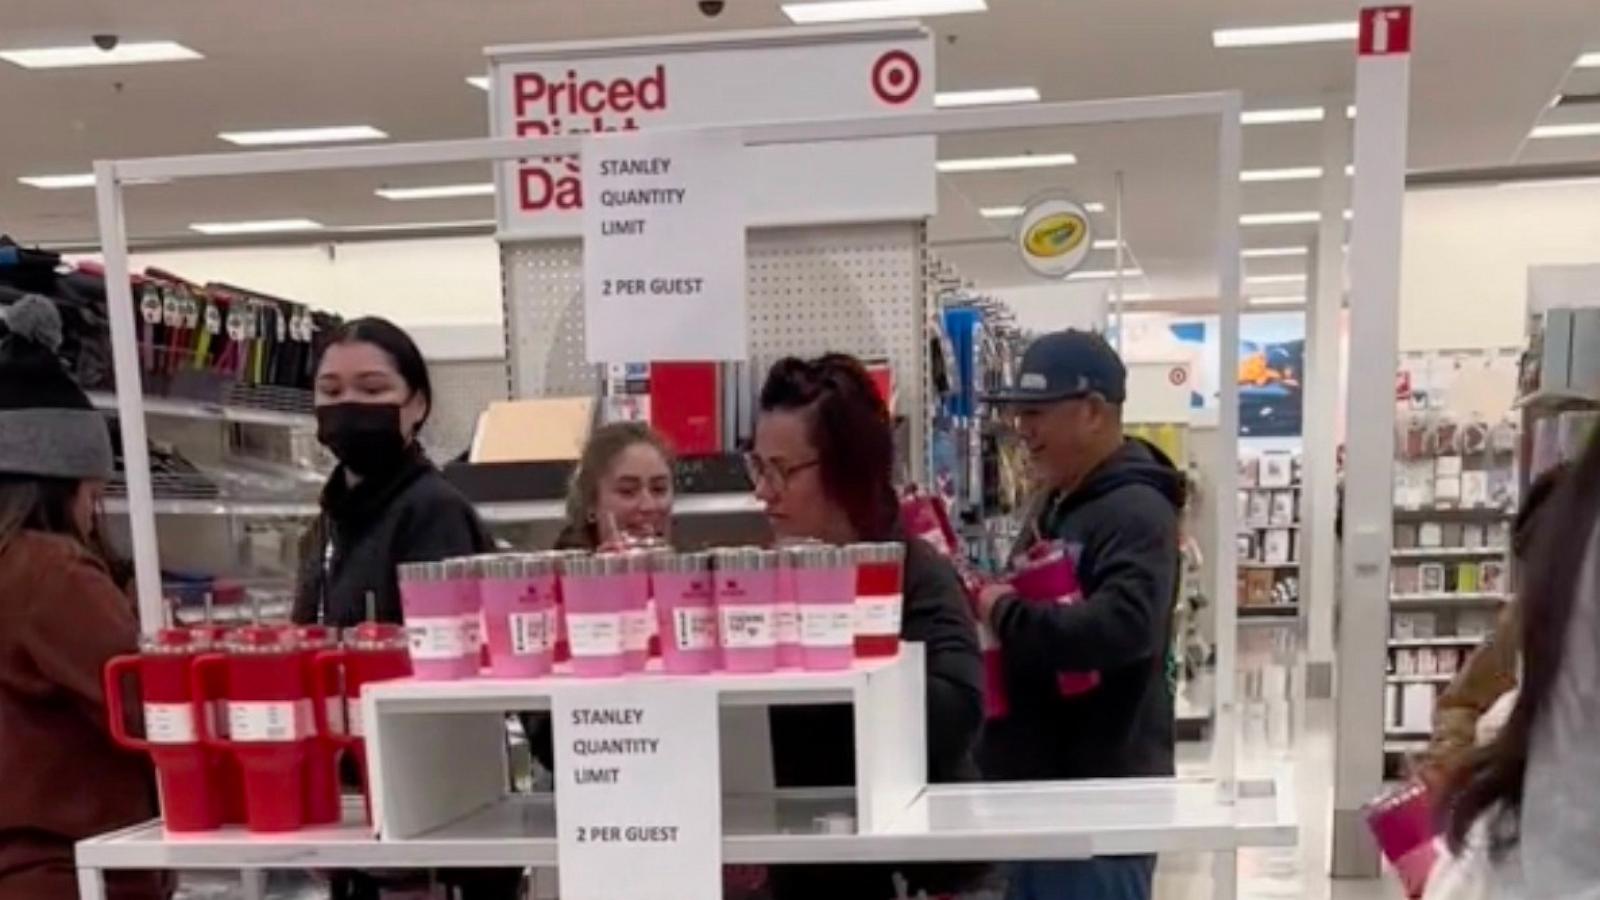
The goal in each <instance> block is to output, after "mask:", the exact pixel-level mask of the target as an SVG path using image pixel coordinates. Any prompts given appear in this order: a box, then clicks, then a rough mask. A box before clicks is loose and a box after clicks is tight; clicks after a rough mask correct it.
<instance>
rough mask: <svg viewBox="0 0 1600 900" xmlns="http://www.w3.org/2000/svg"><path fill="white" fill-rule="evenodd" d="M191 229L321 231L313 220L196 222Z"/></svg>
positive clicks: (218, 231)
mask: <svg viewBox="0 0 1600 900" xmlns="http://www.w3.org/2000/svg"><path fill="white" fill-rule="evenodd" d="M189 228H190V229H192V230H194V231H198V232H200V233H201V234H276V233H280V232H286V231H321V230H322V223H321V222H315V221H312V220H311V219H256V220H252V221H242V222H195V223H194V224H192V225H190V226H189Z"/></svg>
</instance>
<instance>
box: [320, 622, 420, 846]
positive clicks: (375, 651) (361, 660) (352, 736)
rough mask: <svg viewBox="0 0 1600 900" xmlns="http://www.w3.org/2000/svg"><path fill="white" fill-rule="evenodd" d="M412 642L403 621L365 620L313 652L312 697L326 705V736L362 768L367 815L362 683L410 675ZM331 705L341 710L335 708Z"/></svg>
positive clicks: (369, 801) (369, 810)
mask: <svg viewBox="0 0 1600 900" xmlns="http://www.w3.org/2000/svg"><path fill="white" fill-rule="evenodd" d="M410 646H411V642H410V639H409V637H408V636H407V634H406V630H405V628H404V626H401V625H388V624H384V623H382V622H363V623H361V624H360V625H357V626H355V627H354V628H348V629H345V633H344V646H343V647H342V648H340V649H338V650H324V651H322V652H321V653H318V654H317V656H316V676H315V677H314V678H313V679H312V682H311V689H312V692H313V693H314V694H315V695H316V700H315V703H316V704H317V705H318V706H321V707H323V708H324V709H326V710H328V725H329V729H328V731H329V733H328V738H329V739H330V740H331V741H333V742H334V743H335V744H336V745H338V746H340V747H344V748H348V749H349V750H350V751H351V752H353V753H354V754H355V758H356V767H357V768H358V769H359V770H360V772H361V791H362V793H363V794H365V795H366V796H367V819H368V820H369V821H370V820H371V819H372V794H371V791H370V790H369V789H368V785H367V742H366V738H365V735H366V728H365V727H364V725H363V721H364V720H363V718H362V714H361V688H362V686H363V685H367V684H371V683H373V682H375V681H391V680H393V679H396V678H407V677H410V675H411V653H410ZM329 691H332V693H331V694H330V693H328V692H329ZM335 710H338V711H339V714H335V712H334V711H335ZM341 722H342V723H343V726H342V727H340V725H339V723H341Z"/></svg>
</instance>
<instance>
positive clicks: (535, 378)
mask: <svg viewBox="0 0 1600 900" xmlns="http://www.w3.org/2000/svg"><path fill="white" fill-rule="evenodd" d="M925 245H926V231H925V229H924V227H923V225H922V223H921V222H887V223H874V224H865V225H829V226H821V227H805V228H773V229H761V230H754V229H753V230H751V231H750V233H749V239H748V243H747V247H746V285H747V291H748V293H747V294H746V298H747V302H748V308H747V314H748V319H749V329H750V330H749V337H750V360H749V363H748V365H737V366H731V367H729V369H728V371H729V372H732V373H736V374H735V375H734V380H736V381H737V382H738V383H736V384H733V385H730V388H731V391H732V393H733V394H734V396H735V398H736V405H737V406H738V407H739V414H738V415H737V417H736V421H737V423H738V425H737V426H736V427H737V428H738V430H739V431H740V432H741V436H743V434H744V433H746V432H747V430H748V425H749V422H750V421H751V419H750V416H749V404H750V396H751V394H752V392H753V389H754V387H755V380H756V379H758V378H760V377H762V376H763V375H764V374H765V372H766V370H767V369H768V367H770V366H771V365H772V363H773V362H775V361H776V360H778V359H779V358H781V357H783V356H788V355H796V356H814V355H817V354H821V353H825V352H830V351H837V352H844V353H850V354H853V355H855V356H859V357H861V358H862V359H866V360H873V359H887V360H888V361H889V363H890V365H891V366H892V367H893V369H894V372H895V379H896V394H897V403H896V412H897V413H898V414H900V415H902V416H904V417H905V419H906V426H907V429H906V431H907V433H908V434H909V436H910V440H909V444H910V446H908V447H906V448H905V449H906V451H907V456H908V458H909V460H911V461H912V463H911V472H910V473H909V474H910V475H911V477H913V478H917V479H920V477H921V474H922V472H923V463H922V461H923V460H924V459H925V458H926V455H927V453H926V447H927V428H928V421H929V420H928V414H927V404H926V398H927V393H928V392H927V384H928V360H927V341H926V334H927V331H926V323H927V321H928V315H929V312H928V309H929V299H928V298H929V281H928V278H927V275H926V272H925V260H926V255H925V249H926V246H925ZM501 265H502V272H503V275H504V279H505V307H506V308H505V312H506V316H505V321H506V329H507V341H506V343H507V346H508V347H509V348H510V349H511V352H510V354H509V356H508V359H507V367H508V370H509V376H510V381H511V386H512V390H513V392H514V393H515V395H516V396H519V397H548V396H574V395H592V394H597V393H598V391H599V385H600V374H599V370H598V369H597V368H596V367H595V366H592V365H590V364H588V363H587V362H585V360H584V341H583V251H582V247H581V243H580V242H579V241H577V240H561V241H524V242H515V243H506V244H503V245H502V246H501Z"/></svg>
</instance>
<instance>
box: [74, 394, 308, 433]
mask: <svg viewBox="0 0 1600 900" xmlns="http://www.w3.org/2000/svg"><path fill="white" fill-rule="evenodd" d="M89 402H90V403H92V404H94V406H95V408H96V409H102V410H106V411H107V412H116V411H117V397H116V395H115V394H106V393H91V394H89ZM144 411H145V414H146V415H150V416H169V417H172V418H179V419H201V420H204V421H211V422H232V423H236V424H240V425H271V426H274V427H277V428H304V429H313V428H316V427H317V419H316V416H313V415H311V414H310V413H291V412H280V411H277V410H271V409H252V408H250V407H244V406H227V405H224V404H221V403H202V402H200V401H198V400H181V399H177V398H173V397H146V398H144Z"/></svg>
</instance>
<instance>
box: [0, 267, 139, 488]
mask: <svg viewBox="0 0 1600 900" xmlns="http://www.w3.org/2000/svg"><path fill="white" fill-rule="evenodd" d="M3 312H4V322H5V326H6V327H5V329H4V331H3V332H0V333H3V334H4V337H0V472H3V473H7V474H14V475H43V476H47V477H53V478H73V479H86V478H98V479H109V478H110V477H111V476H112V474H113V473H114V472H115V471H116V466H115V459H114V457H113V456H112V453H111V434H110V431H109V430H108V428H107V423H106V418H105V416H104V415H102V414H101V413H100V411H99V410H97V409H95V408H94V406H93V405H92V404H90V403H89V398H88V396H87V395H85V394H84V392H83V390H82V389H81V388H79V387H78V385H77V383H76V382H74V381H73V380H72V378H71V376H69V375H68V374H67V371H66V369H65V368H63V367H62V365H61V360H60V359H58V358H57V357H56V351H57V350H58V349H59V348H60V347H61V314H60V313H58V312H57V311H56V307H55V304H54V303H51V302H50V301H49V300H47V299H45V298H43V297H40V296H38V295H36V294H29V295H27V296H25V297H23V298H22V299H21V300H18V301H17V302H16V303H14V304H12V305H11V306H10V307H9V308H7V309H5V310H4V311H3Z"/></svg>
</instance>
